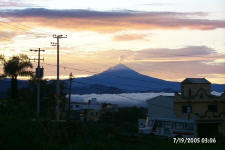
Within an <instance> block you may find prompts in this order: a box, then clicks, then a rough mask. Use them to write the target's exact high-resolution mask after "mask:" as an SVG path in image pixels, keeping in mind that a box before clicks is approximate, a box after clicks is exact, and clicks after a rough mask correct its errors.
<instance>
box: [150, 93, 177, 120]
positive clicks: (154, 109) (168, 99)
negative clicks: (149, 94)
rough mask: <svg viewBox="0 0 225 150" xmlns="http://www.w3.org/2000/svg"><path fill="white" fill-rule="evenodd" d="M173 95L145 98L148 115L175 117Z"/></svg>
mask: <svg viewBox="0 0 225 150" xmlns="http://www.w3.org/2000/svg"><path fill="white" fill-rule="evenodd" d="M173 103H174V96H162V95H160V96H157V97H154V98H152V99H150V100H147V104H148V116H150V117H153V118H175V115H174V112H173V110H174V109H173V107H174V105H173Z"/></svg>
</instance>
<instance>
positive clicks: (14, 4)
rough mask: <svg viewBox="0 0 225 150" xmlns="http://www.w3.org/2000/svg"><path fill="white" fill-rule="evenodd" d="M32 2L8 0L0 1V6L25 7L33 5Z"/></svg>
mask: <svg viewBox="0 0 225 150" xmlns="http://www.w3.org/2000/svg"><path fill="white" fill-rule="evenodd" d="M33 6H34V5H33V4H28V3H24V2H22V1H21V0H10V1H4V0H3V1H0V7H1V8H7V9H9V8H25V7H33Z"/></svg>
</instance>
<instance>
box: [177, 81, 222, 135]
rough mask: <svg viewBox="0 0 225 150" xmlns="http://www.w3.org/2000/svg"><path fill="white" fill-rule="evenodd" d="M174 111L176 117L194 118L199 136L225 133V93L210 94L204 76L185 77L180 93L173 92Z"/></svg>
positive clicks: (209, 86)
mask: <svg viewBox="0 0 225 150" xmlns="http://www.w3.org/2000/svg"><path fill="white" fill-rule="evenodd" d="M174 113H175V116H176V117H178V118H188V119H195V120H196V123H197V132H198V135H199V136H202V137H204V136H212V135H215V134H216V132H218V133H221V134H224V135H225V93H223V94H222V95H221V96H215V95H212V94H211V83H210V82H209V81H208V80H206V79H205V78H186V79H185V80H184V81H182V82H181V93H180V94H179V93H175V100H174Z"/></svg>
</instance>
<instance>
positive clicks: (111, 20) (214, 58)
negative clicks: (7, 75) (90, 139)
mask: <svg viewBox="0 0 225 150" xmlns="http://www.w3.org/2000/svg"><path fill="white" fill-rule="evenodd" d="M224 14H225V1H224V0H213V1H212V0H198V1H196V0H161V1H159V0H113V1H105V0H95V1H93V0H76V1H73V0H64V1H61V0H49V1H46V0H37V1H29V0H0V54H4V55H5V57H6V58H7V57H10V56H12V55H16V54H20V53H24V54H27V55H28V56H29V57H31V58H34V57H36V54H34V53H32V52H29V50H30V49H36V48H41V49H45V50H46V51H45V52H44V53H42V56H41V57H44V58H45V61H44V62H42V66H43V67H44V68H45V76H46V78H54V77H55V76H56V66H55V65H56V48H55V47H52V46H51V44H50V43H51V42H56V41H55V39H54V38H52V35H53V34H66V35H67V37H68V38H66V39H61V40H60V65H61V67H60V75H61V78H67V77H68V76H69V73H70V72H73V74H74V76H75V77H84V76H90V75H93V74H95V73H100V72H102V71H104V70H106V69H108V68H109V67H111V66H113V65H116V64H118V63H123V64H125V65H127V66H128V67H130V68H132V69H134V70H136V71H137V72H140V73H143V74H145V75H148V76H152V77H156V78H161V79H165V80H170V81H181V80H183V79H184V78H187V77H205V78H207V79H208V80H209V81H211V82H212V83H219V84H222V83H223V84H224V83H225V59H224V58H225V15H224ZM34 65H35V66H36V63H35V62H34Z"/></svg>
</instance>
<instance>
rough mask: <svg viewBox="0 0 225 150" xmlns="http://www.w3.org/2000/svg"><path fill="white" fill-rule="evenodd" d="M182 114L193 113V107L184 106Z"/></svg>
mask: <svg viewBox="0 0 225 150" xmlns="http://www.w3.org/2000/svg"><path fill="white" fill-rule="evenodd" d="M182 112H183V113H185V114H186V113H192V107H191V106H183V107H182Z"/></svg>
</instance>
